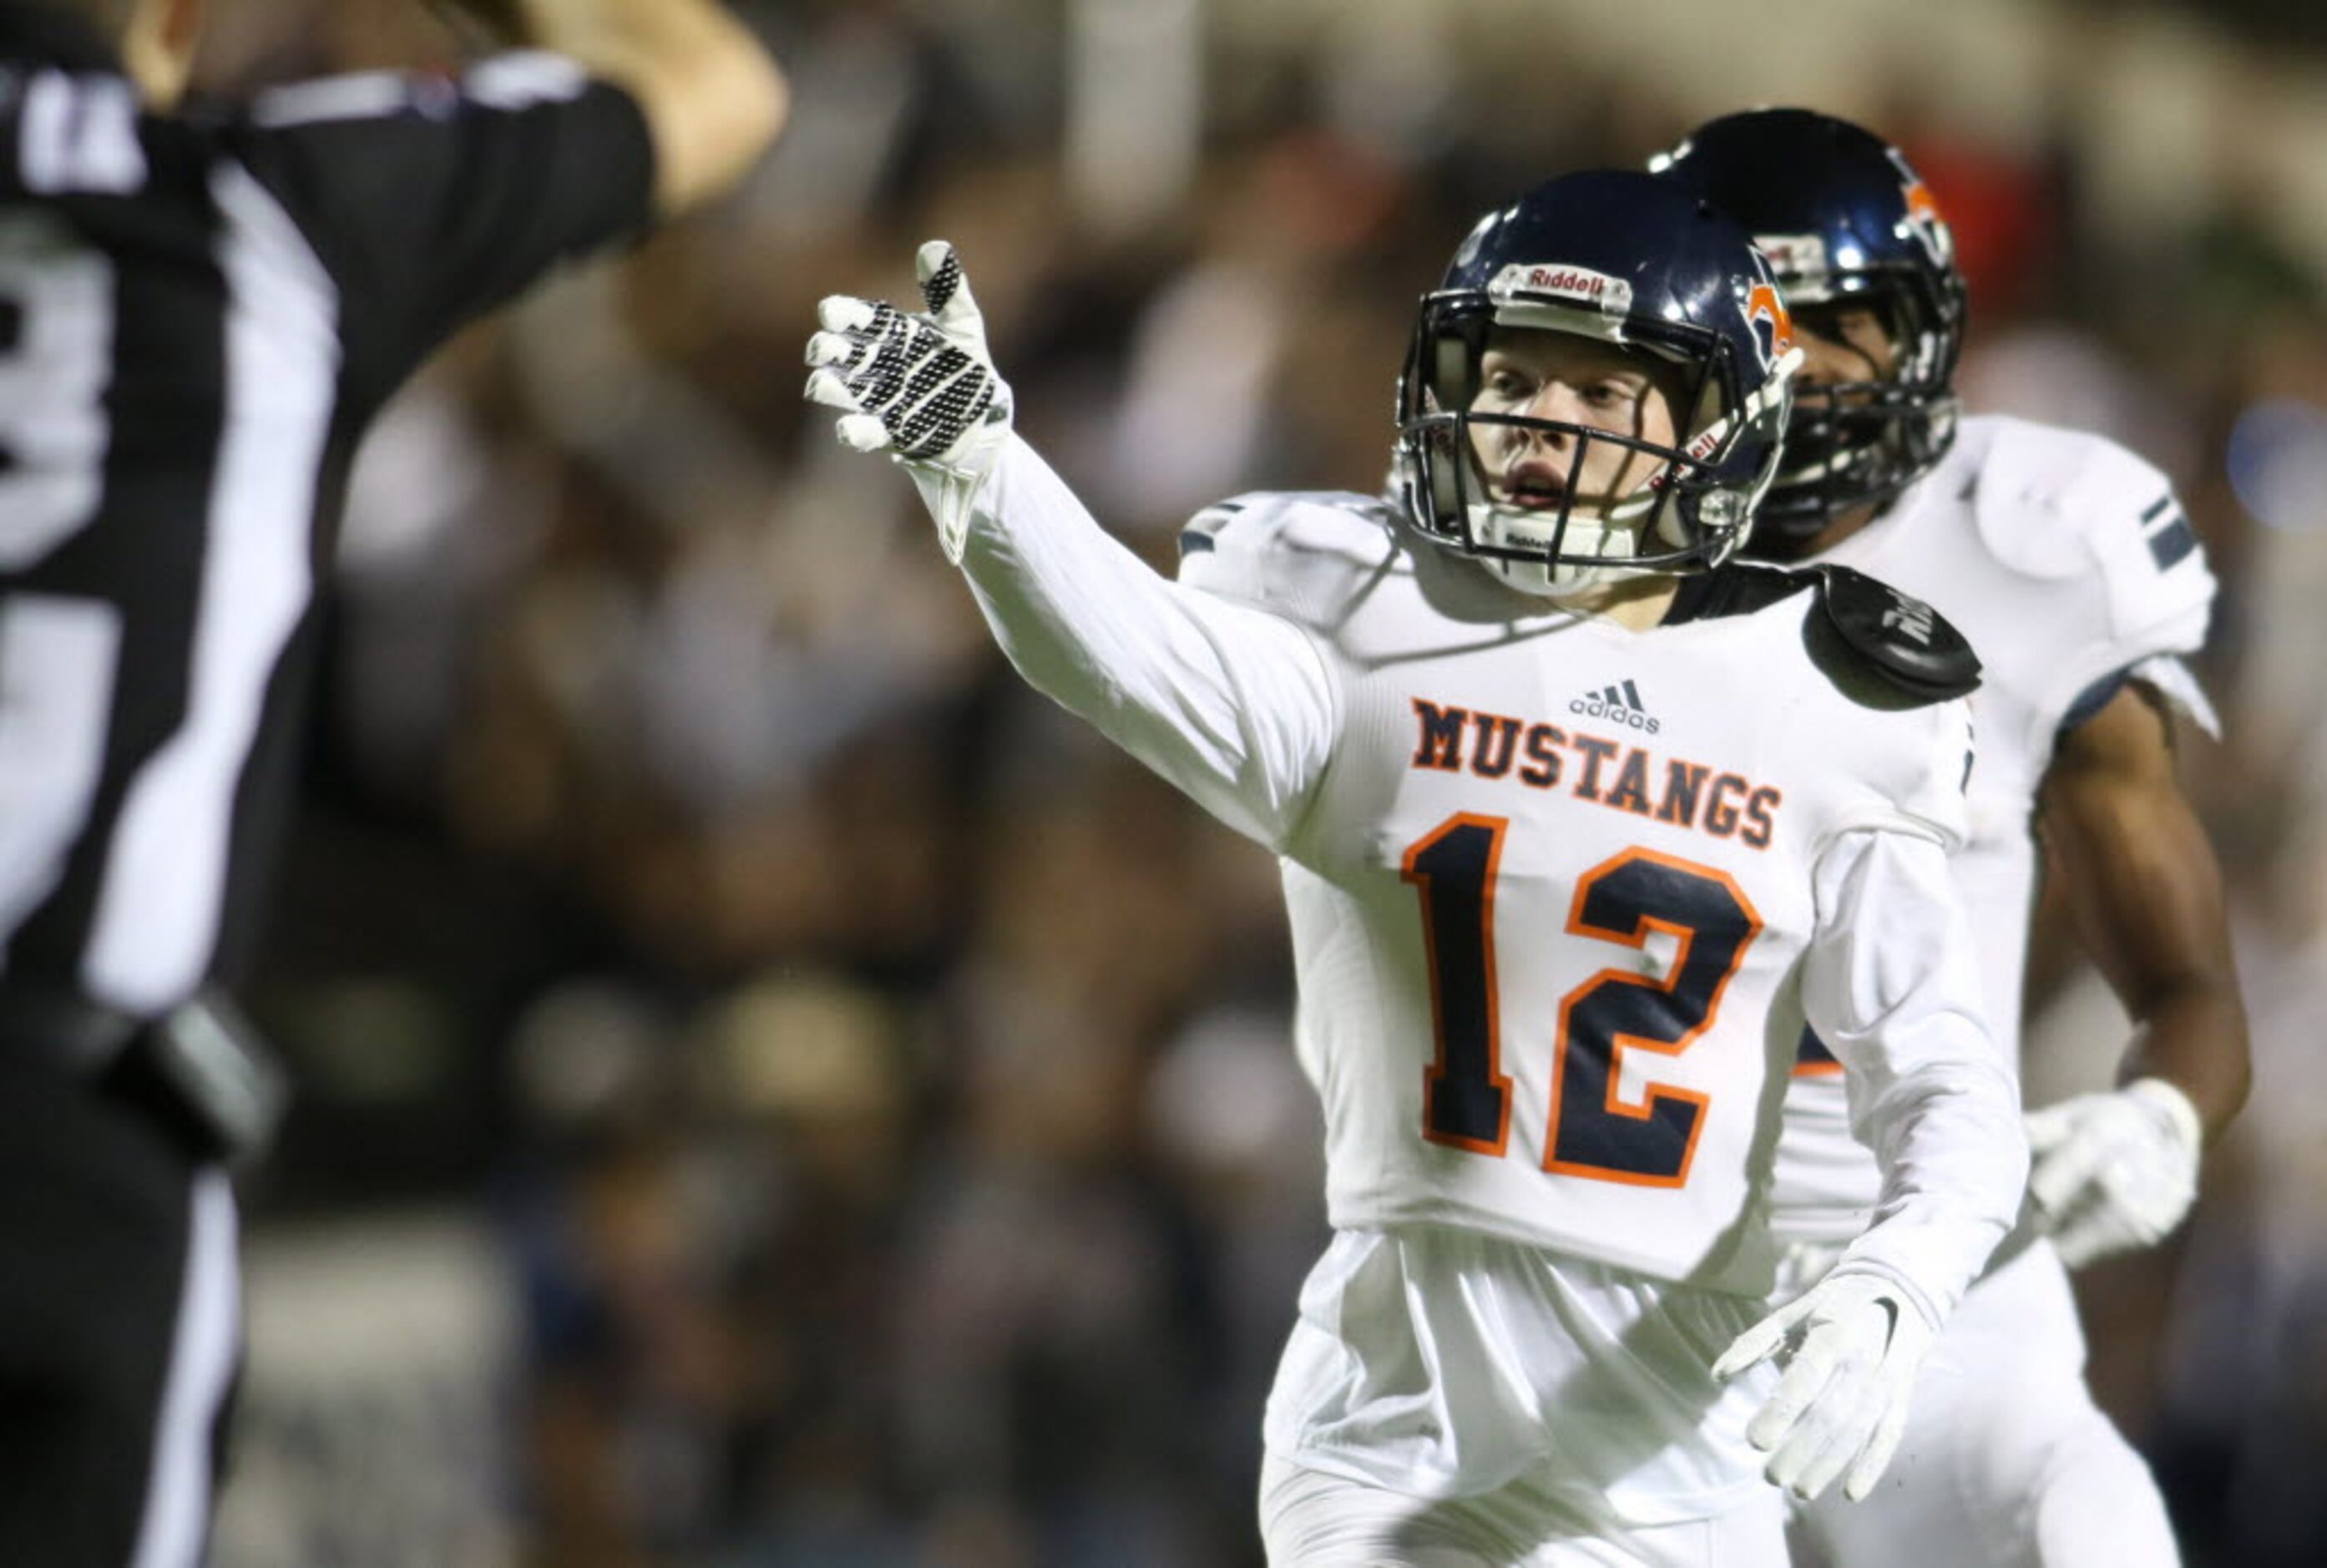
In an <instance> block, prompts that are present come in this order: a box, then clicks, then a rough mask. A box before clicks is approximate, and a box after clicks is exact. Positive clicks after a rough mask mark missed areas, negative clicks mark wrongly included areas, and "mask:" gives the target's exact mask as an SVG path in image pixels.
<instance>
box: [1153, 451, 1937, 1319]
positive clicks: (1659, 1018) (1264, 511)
mask: <svg viewBox="0 0 2327 1568" xmlns="http://www.w3.org/2000/svg"><path fill="white" fill-rule="evenodd" d="M1183 547H1185V548H1186V551H1187V554H1186V557H1185V565H1183V567H1182V582H1184V583H1191V584H1192V585H1194V586H1197V587H1201V588H1204V589H1207V590H1209V591H1211V592H1214V593H1222V594H1225V595H1229V596H1231V597H1235V598H1238V599H1240V600H1244V601H1247V602H1255V603H1259V604H1262V605H1264V606H1266V607H1267V608H1270V609H1272V610H1274V611H1276V612H1277V613H1278V614H1280V615H1282V616H1284V617H1285V618H1286V619H1288V620H1291V621H1294V622H1295V623H1296V624H1299V625H1301V626H1303V627H1305V628H1307V629H1308V630H1310V632H1311V633H1312V635H1313V637H1314V638H1315V639H1317V641H1318V643H1319V644H1320V645H1321V647H1322V649H1324V650H1325V653H1326V656H1327V659H1328V663H1329V665H1330V666H1331V667H1332V673H1333V677H1334V683H1333V684H1334V686H1335V689H1336V692H1337V695H1338V697H1339V700H1340V704H1341V715H1340V740H1339V742H1338V744H1337V745H1336V746H1335V748H1334V751H1333V754H1332V759H1331V761H1330V763H1329V765H1328V766H1327V768H1326V770H1325V771H1324V774H1323V778H1322V782H1321V785H1320V787H1319V788H1318V789H1316V790H1315V792H1314V795H1313V798H1311V799H1310V800H1309V801H1308V802H1307V803H1306V805H1305V807H1304V809H1303V811H1302V812H1301V814H1300V815H1299V817H1298V818H1297V819H1296V820H1295V821H1294V823H1293V825H1292V826H1290V829H1289V831H1287V832H1285V834H1284V835H1282V836H1281V838H1280V839H1279V840H1278V842H1276V844H1275V845H1274V846H1273V847H1275V848H1276V850H1277V852H1278V854H1280V856H1281V857H1282V869H1283V875H1284V881H1285V896H1286V902H1287V906H1288V909H1289V910H1290V913H1291V919H1292V929H1293V947H1294V955H1295V961H1296V964H1297V966H1298V983H1299V984H1298V990H1299V995H1300V998H1301V1003H1300V1010H1299V1019H1298V1029H1297V1037H1298V1042H1299V1049H1300V1052H1301V1058H1302V1061H1303V1065H1304V1068H1305V1069H1306V1070H1307V1072H1308V1073H1309V1076H1310V1077H1311V1078H1312V1079H1313V1081H1314V1082H1315V1083H1316V1085H1317V1087H1318V1090H1319V1092H1320V1093H1321V1094H1322V1096H1323V1097H1324V1100H1325V1124H1326V1127H1327V1161H1326V1163H1327V1171H1328V1195H1329V1199H1330V1208H1331V1211H1332V1218H1333V1222H1334V1223H1335V1225H1336V1226H1338V1227H1344V1228H1347V1227H1389V1226H1397V1225H1401V1224H1406V1223H1412V1222H1416V1221H1432V1222H1438V1223H1444V1224H1451V1225H1455V1226H1460V1227H1466V1228H1469V1229H1473V1230H1478V1231H1482V1232H1485V1233H1487V1234H1490V1235H1495V1236H1501V1237H1508V1238H1510V1239H1515V1240H1520V1241H1526V1242H1531V1243H1534V1244H1537V1245H1540V1246H1550V1247H1555V1248H1557V1249H1560V1250H1563V1251H1566V1252H1570V1253H1575V1254H1579V1255H1584V1256H1586V1257H1590V1258H1593V1259H1596V1260H1600V1261H1603V1262H1610V1263H1614V1264H1618V1265H1622V1266H1626V1267H1630V1268H1633V1269H1637V1270H1640V1271H1642V1272H1644V1273H1647V1274H1653V1275H1656V1276H1659V1277H1661V1278H1666V1279H1673V1280H1687V1281H1690V1282H1692V1283H1699V1284H1709V1285H1712V1286H1714V1287H1715V1288H1727V1289H1737V1290H1749V1291H1750V1290H1756V1289H1759V1288H1761V1282H1762V1281H1763V1280H1764V1279H1765V1278H1766V1276H1767V1273H1768V1271H1769V1269H1770V1267H1771V1248H1770V1246H1769V1244H1768V1240H1767V1237H1766V1227H1765V1225H1764V1224H1763V1223H1762V1221H1763V1216H1762V1213H1761V1212H1760V1205H1761V1203H1762V1199H1761V1198H1760V1197H1759V1196H1757V1194H1759V1193H1760V1192H1761V1191H1762V1189H1763V1188H1765V1186H1766V1182H1767V1178H1768V1174H1769V1161H1770V1158H1771V1142H1770V1137H1769V1131H1770V1129H1769V1125H1768V1121H1767V1118H1766V1117H1765V1116H1764V1115H1763V1114H1762V1113H1763V1107H1764V1106H1765V1105H1766V1103H1767V1102H1768V1101H1769V1099H1771V1097H1773V1096H1774V1095H1775V1094H1776V1093H1777V1092H1778V1090H1779V1087H1780V1086H1781V1085H1782V1084H1783V1082H1784V1080H1785V1077H1786V1074H1787V1071H1788V1069H1790V1065H1791V1063H1792V1060H1793V1056H1794V1051H1795V1048H1796V1044H1797V1041H1799V1035H1800V1031H1801V1029H1802V1024H1803V1017H1804V1000H1803V996H1802V994H1801V984H1800V981H1801V969H1802V964H1803V957H1804V954H1805V951H1806V949H1807V947H1808V943H1809V938H1810V936H1811V934H1812V931H1813V929H1814V927H1815V925H1816V923H1817V919H1818V913H1817V910H1815V909H1814V908H1813V893H1812V887H1813V872H1814V868H1815V867H1816V866H1817V864H1818V862H1819V860H1820V859H1821V857H1822V856H1823V855H1824V854H1826V853H1827V850H1828V849H1829V848H1830V847H1831V846H1833V845H1835V844H1836V842H1837V840H1838V839H1840V838H1841V837H1842V836H1843V835H1846V834H1849V833H1852V832H1854V831H1864V830H1874V831H1878V832H1892V833H1901V834H1907V835H1914V836H1916V837H1919V838H1921V839H1925V840H1929V841H1933V842H1940V843H1947V844H1950V845H1951V844H1953V843H1954V842H1956V841H1957V840H1958V839H1959V838H1960V836H1961V835H1962V833H1963V830H1964V823H1963V815H1962V814H1963V797H1962V793H1961V791H1962V788H1963V780H1964V775H1965V771H1966V769H1967V764H1968V761H1969V757H1968V754H1967V731H1966V723H1965V713H1964V709H1963V706H1962V705H1961V704H1959V703H1939V702H1935V703H1920V704H1914V705H1892V707H1891V708H1889V709H1888V710H1887V711H1886V710H1884V709H1882V708H1877V707H1872V706H1868V705H1864V704H1863V703H1862V702H1861V701H1859V700H1857V699H1856V698H1855V697H1854V696H1853V695H1848V694H1846V691H1845V690H1844V685H1851V686H1864V685H1865V684H1879V683H1880V681H1881V677H1879V675H1877V674H1876V672H1874V670H1873V669H1872V668H1870V667H1865V666H1864V656H1863V655H1856V654H1853V653H1852V652H1850V650H1848V649H1846V648H1837V649H1835V650H1834V651H1835V653H1836V657H1837V658H1843V659H1846V660H1849V661H1852V662H1853V665H1854V667H1848V668H1845V669H1842V670H1839V671H1829V670H1821V669H1820V668H1819V667H1818V665H1817V664H1816V663H1815V662H1814V659H1813V655H1812V651H1811V649H1810V647H1809V646H1808V642H1807V640H1806V638H1805V622H1806V620H1808V618H1811V617H1823V616H1824V615H1825V614H1826V611H1825V609H1824V608H1823V606H1822V602H1821V594H1822V590H1821V589H1820V588H1819V587H1818V586H1817V585H1816V584H1815V583H1812V582H1811V581H1810V580H1808V579H1807V578H1797V577H1786V576H1782V574H1776V573H1761V574H1757V575H1758V576H1760V577H1762V578H1764V579H1767V580H1768V581H1767V583H1765V585H1764V588H1763V595H1762V596H1763V597H1766V598H1768V599H1769V600H1770V601H1771V602H1766V603H1762V604H1760V605H1759V606H1758V607H1755V608H1752V609H1751V610H1749V611H1744V612H1739V613H1731V614H1724V615H1720V616H1718V617H1708V618H1706V619H1701V620H1696V621H1688V622H1686V623H1683V624H1679V625H1668V626H1666V627H1661V628H1659V629H1658V630H1655V631H1653V632H1650V633H1637V632H1632V631H1629V630H1624V629H1623V628H1621V627H1620V626H1617V625H1615V624H1614V623H1612V622H1609V621H1602V620H1598V619H1594V618H1590V617H1580V616H1576V615H1574V614H1572V613H1568V612H1565V611H1561V610H1559V609H1557V608H1556V606H1554V605H1553V604H1552V603H1551V602H1548V601H1546V600H1542V599H1537V598H1530V597H1528V596H1525V595H1521V594H1517V593H1513V592H1511V591H1510V590H1509V589H1508V588H1505V587H1504V586H1502V585H1501V584H1500V583H1495V582H1494V581H1492V580H1491V579H1490V578H1489V577H1488V576H1487V575H1486V574H1483V573H1481V572H1479V571H1477V570H1476V569H1475V568H1474V567H1473V566H1472V565H1471V564H1470V563H1469V562H1467V561H1464V560H1463V559H1461V558H1460V557H1457V556H1453V555H1449V554H1447V553H1446V552H1444V550H1441V549H1439V548H1437V547H1435V546H1427V545H1416V544H1415V543H1414V542H1413V537H1412V536H1411V535H1410V534H1409V533H1408V531H1407V530H1406V528H1404V527H1402V526H1401V525H1400V523H1399V521H1398V519H1397V516H1396V514H1395V512H1394V511H1393V510H1392V509H1389V508H1388V507H1387V506H1386V505H1384V504H1383V503H1380V502H1378V501H1373V500H1369V499H1366V498H1362V497H1357V496H1346V495H1328V496H1288V495H1267V496H1256V497H1249V498H1245V499H1240V500H1238V501H1233V502H1229V503H1226V504H1225V505H1223V506H1221V507H1220V508H1217V509H1213V510H1211V511H1210V512H1207V513H1205V514H1203V515H1201V517H1199V518H1197V519H1196V521H1195V523H1194V524H1192V527H1191V530H1190V533H1189V535H1188V536H1187V537H1185V539H1184V540H1183ZM1864 586H1865V587H1866V588H1867V589H1868V590H1871V591H1874V592H1880V590H1874V585H1872V584H1866V585H1864ZM1837 674H1838V675H1839V676H1840V677H1841V680H1842V683H1843V684H1837V679H1836V676H1837Z"/></svg>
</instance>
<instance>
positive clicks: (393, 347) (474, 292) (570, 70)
mask: <svg viewBox="0 0 2327 1568" xmlns="http://www.w3.org/2000/svg"><path fill="white" fill-rule="evenodd" d="M229 150H230V151H231V152H232V154H234V155H235V156H236V157H237V158H238V160H239V161H240V162H241V163H243V165H244V166H245V167H247V168H248V170H249V171H250V173H252V174H253V175H254V176H255V177H256V178H257V180H258V182H260V183H261V184H262V185H264V186H265V187H266V189H267V190H268V191H270V192H271V193H272V194H273V195H274V197H275V198H276V201H279V202H280V203H281V204H282V206H283V207H284V209H285V210H286V211H287V212H289V213H290V215H291V217H292V219H293V220H294V222H296V223H297V224H298V226H299V228H300V229H302V231H303V232H304V234H305V235H306V237H307V239H308V242H309V243H310V244H311V245H312V246H313V248H314V250H315V253H316V256H317V257H318V258H319V259H320V260H321V261H322V264H323V266H324V267H325V268H326V269H327V270H328V271H329V272H330V273H331V274H332V279H333V281H334V283H335V284H336V285H338V289H339V292H340V294H341V301H342V306H341V314H342V320H341V335H342V337H343V339H344V341H345V342H346V345H347V353H348V361H347V369H348V382H349V385H348V388H347V389H348V391H349V393H350V398H351V400H352V401H353V403H354V404H355V405H356V406H359V407H360V406H365V405H367V404H369V402H370V401H372V400H375V399H377V398H378V397H384V396H385V395H386V393H387V392H388V391H389V390H391V389H393V387H395V385H396V384H397V382H399V381H400V380H402V379H403V378H404V376H405V375H406V374H407V373H408V372H409V371H410V370H411V369H412V368H413V367H414V366H415V365H416V364H417V363H418V362H419V361H420V360H421V359H423V358H425V356H426V355H427V354H428V352H429V351H430V350H433V349H435V347H436V346H437V345H438V344H439V343H441V342H442V341H444V339H445V338H446V337H448V336H450V335H451V334H452V333H453V331H455V330H456V329H458V328H459V327H460V326H461V325H463V323H464V322H468V321H469V320H471V319H472V318H473V317H476V316H478V315H481V314H482V313H485V312H487V311H489V310H491V309H492V308H493V307H494V306H496V305H499V304H500V303H503V302H505V301H506V300H508V299H509V297H511V296H512V295H514V294H517V293H518V292H519V291H520V290H521V289H523V288H524V287H525V286H526V285H528V284H530V283H532V282H533V281H534V280H536V279H537V278H538V277H539V276H541V275H543V274H544V273H545V272H547V270H549V269H550V268H551V267H552V266H555V265H556V264H557V263H558V262H560V261H562V260H565V259H567V258H569V257H575V256H578V255H581V254H583V253H585V252H587V251H590V250H593V249H594V248H597V247H602V246H604V245H607V244H609V243H612V242H615V241H619V240H622V239H625V238H629V237H631V236H632V235H635V234H637V233H639V232H640V231H641V230H643V229H645V227H646V226H647V224H648V222H649V221H650V218H651V215H652V204H653V190H654V179H655V167H654V148H653V144H652V142H651V140H650V135H649V133H648V129H647V125H646V121H645V118H644V117H643V115H642V114H641V113H640V109H639V107H638V106H637V104H636V103H635V102H634V101H633V100H632V99H631V98H630V97H629V96H628V95H627V94H625V93H623V92H621V90H619V89H615V88H613V87H611V86H608V85H606V84H605V83H603V82H598V81H593V80H592V79H589V78H588V77H586V76H585V75H584V73H583V71H582V70H581V69H580V68H579V67H578V66H576V65H575V64H574V63H573V62H572V61H566V60H564V59H561V58H559V57H557V56H555V55H548V54H542V53H537V52H520V53H512V54H506V55H501V56H498V57H496V58H494V59H492V60H490V61H484V62H482V63H481V64H480V65H478V66H477V67H476V68H474V69H473V70H470V71H469V72H467V73H466V74H465V75H463V76H462V77H459V78H457V79H452V78H442V77H427V76H414V75H398V74H391V73H372V74H366V75H357V76H347V77H338V78H332V79H323V80H320V81H313V82H307V83H302V84H298V85H295V86H292V87H287V88H281V89H276V90H274V91H272V92H269V93H266V94H264V95H262V96H260V97H259V98H257V99H256V100H254V102H253V103H252V105H251V107H250V109H249V112H248V115H247V116H246V117H244V118H243V119H242V120H240V121H239V122H238V124H237V126H235V128H234V131H233V133H232V135H231V138H230V149H229Z"/></svg>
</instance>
